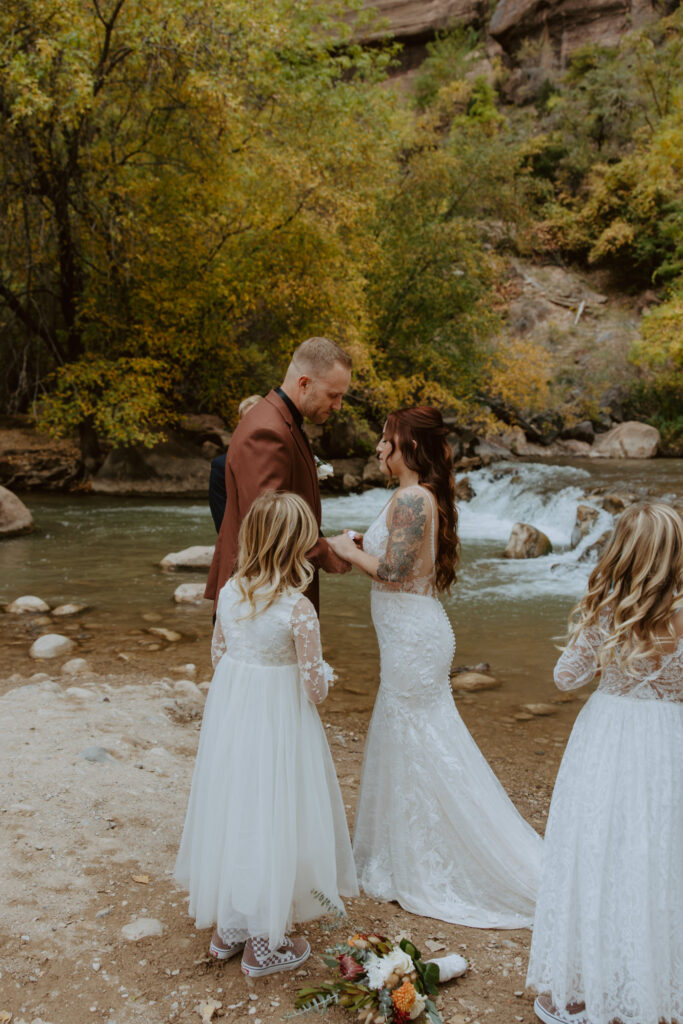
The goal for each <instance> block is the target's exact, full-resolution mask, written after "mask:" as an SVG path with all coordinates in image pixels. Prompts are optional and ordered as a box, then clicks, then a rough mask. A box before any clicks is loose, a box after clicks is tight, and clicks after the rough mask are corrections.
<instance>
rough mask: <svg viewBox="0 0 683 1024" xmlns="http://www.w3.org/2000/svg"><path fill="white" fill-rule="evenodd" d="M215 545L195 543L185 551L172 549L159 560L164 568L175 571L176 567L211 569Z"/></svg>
mask: <svg viewBox="0 0 683 1024" xmlns="http://www.w3.org/2000/svg"><path fill="white" fill-rule="evenodd" d="M213 552H214V547H213V545H209V546H203V545H200V544H195V545H194V546H193V547H190V548H185V549H184V550H183V551H171V553H170V554H168V555H166V557H165V558H162V559H161V561H160V562H159V565H160V566H161V568H162V569H166V570H168V571H169V572H173V571H175V570H176V569H209V568H210V567H211V562H212V561H213Z"/></svg>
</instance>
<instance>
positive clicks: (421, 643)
mask: <svg viewBox="0 0 683 1024" xmlns="http://www.w3.org/2000/svg"><path fill="white" fill-rule="evenodd" d="M399 493H401V494H402V496H403V498H402V500H404V501H405V500H410V495H411V494H412V495H414V496H418V497H422V498H425V497H426V499H427V500H426V501H423V502H422V503H421V511H420V516H421V517H422V516H423V517H424V529H423V533H422V539H421V541H420V548H419V550H418V551H417V552H416V553H415V555H416V557H415V558H414V560H413V561H412V568H411V569H410V571H409V572H408V573H407V574H406V575H405V578H403V579H402V580H401V582H400V583H397V584H384V583H375V582H373V585H372V603H371V608H372V621H373V624H374V626H375V629H376V631H377V638H378V640H379V649H380V661H381V681H380V687H379V692H378V694H377V700H376V702H375V708H374V711H373V715H372V721H371V723H370V730H369V732H368V738H367V742H366V747H365V759H364V763H363V774H362V779H361V788H360V793H359V797H358V808H357V811H356V829H355V835H354V841H353V849H354V854H355V857H356V866H357V868H358V877H359V881H360V884H361V888H362V889H364V890H365V892H367V893H368V894H369V895H371V896H375V897H377V898H379V899H384V900H397V901H398V902H399V903H400V904H401V906H402V907H405V909H406V910H409V911H411V912H412V913H414V914H421V915H423V916H425V917H435V918H439V919H440V920H442V921H452V922H455V923H457V924H464V925H471V926H473V927H477V928H523V927H529V926H530V925H531V922H532V920H533V914H534V901H535V898H536V888H537V885H538V878H539V872H540V862H541V848H542V841H541V839H540V837H539V836H538V835H537V834H536V832H534V830H533V829H532V828H531V826H530V825H529V824H528V823H527V822H526V821H525V820H524V819H523V818H522V817H521V816H520V814H519V813H518V812H517V810H516V808H515V807H514V805H513V804H512V802H511V801H510V799H509V797H508V795H507V793H506V792H505V790H504V789H503V787H502V786H501V784H500V782H499V781H498V779H497V778H496V776H495V775H494V774H493V772H492V771H491V768H490V767H489V765H488V763H487V761H486V759H485V757H484V756H483V754H482V753H481V751H480V750H479V748H478V746H477V745H476V743H475V742H474V740H473V739H472V737H471V736H470V734H469V732H468V730H467V728H466V726H465V724H464V722H463V721H462V719H461V718H460V715H459V714H458V710H457V708H456V706H455V703H454V701H453V695H452V693H451V686H450V669H451V662H452V660H453V652H454V649H455V640H454V637H453V632H452V630H451V626H450V623H449V621H448V617H447V615H446V613H445V611H444V609H443V606H442V605H441V603H440V601H439V600H438V598H437V597H436V590H435V583H434V580H435V553H436V545H435V539H434V538H435V517H436V507H435V503H434V499H433V497H432V495H431V492H429V491H428V490H427V489H426V488H424V487H421V486H419V485H418V486H415V487H411V488H405V489H404V490H403V491H402V492H399ZM393 500H394V501H395V500H396V498H394V499H393ZM389 504H391V502H390V503H389ZM388 512H389V506H387V507H385V509H384V510H383V511H382V512H381V513H380V515H379V516H378V518H377V519H376V520H375V521H374V523H373V524H372V525H371V526H370V528H369V529H368V530H367V531H366V533H365V538H364V540H363V549H364V550H365V551H367V552H368V553H369V554H371V555H375V556H376V557H378V558H380V559H381V558H383V557H384V556H385V555H386V552H387V548H388V545H389V544H391V543H392V540H391V537H390V534H389V527H388V521H387V515H388Z"/></svg>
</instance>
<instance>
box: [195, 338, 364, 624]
mask: <svg viewBox="0 0 683 1024" xmlns="http://www.w3.org/2000/svg"><path fill="white" fill-rule="evenodd" d="M350 381H351V358H350V356H349V355H348V354H347V353H346V352H345V351H344V350H343V349H342V348H340V347H339V345H337V344H336V343H335V342H333V341H330V340H329V339H328V338H309V339H308V340H307V341H304V342H302V344H301V345H299V347H298V348H297V349H296V351H295V352H294V355H293V356H292V361H291V363H290V364H289V367H288V369H287V373H286V375H285V379H284V381H283V382H282V385H281V387H278V388H275V389H274V390H273V391H270V392H269V393H268V394H267V395H266V396H265V398H263V399H261V401H260V402H259V403H258V404H257V405H255V406H254V407H253V408H252V409H250V410H249V411H248V412H247V413H246V415H245V416H244V418H243V419H242V420H240V422H239V423H238V425H237V427H236V429H235V433H234V434H233V436H232V440H231V442H230V447H229V449H228V453H227V456H226V461H225V491H226V497H227V507H228V509H229V513H228V515H226V516H224V517H223V521H222V524H221V528H220V531H219V534H218V541H217V543H216V550H215V552H214V557H213V562H212V564H211V569H210V570H209V578H208V580H207V584H206V590H205V597H207V598H209V599H210V600H213V602H214V608H215V604H216V602H217V601H218V595H219V593H220V591H221V588H222V587H223V585H224V583H225V582H226V580H228V579H229V578H230V576H231V575H232V573H233V570H234V567H235V564H236V561H237V535H238V533H239V528H240V525H241V523H242V520H243V519H244V516H245V515H246V513H247V511H248V510H249V508H250V507H251V503H252V502H253V501H254V499H255V498H257V497H258V496H259V494H262V493H263V491H266V490H269V489H271V488H272V489H273V490H277V491H293V492H294V493H295V494H298V495H300V496H301V497H302V498H303V499H304V500H305V501H306V502H308V504H309V505H310V507H311V509H312V511H313V514H314V516H315V518H316V522H317V523H318V528H320V523H321V503H320V489H319V487H318V474H317V470H316V464H315V458H314V456H313V450H312V448H311V444H310V441H309V440H308V438H307V437H306V434H305V433H304V430H303V421H304V417H305V418H307V419H309V420H310V421H311V422H312V423H324V422H325V420H326V419H327V418H328V416H329V415H330V414H331V413H332V412H334V411H335V410H338V409H340V408H341V403H342V398H343V396H344V394H345V393H346V391H347V390H348V387H349V384H350ZM309 558H310V560H311V562H312V563H313V565H314V566H315V568H316V574H315V577H314V579H313V582H312V583H311V586H310V587H309V588H308V590H307V591H306V595H307V596H308V597H309V598H310V600H311V601H312V602H313V604H314V605H315V607H316V610H318V609H319V590H318V573H317V570H318V569H324V570H325V571H326V572H333V573H342V572H348V571H349V569H350V565H349V563H348V562H346V561H345V560H344V559H342V558H340V557H339V556H338V555H337V554H336V553H335V552H334V551H333V550H332V548H331V547H330V545H329V544H328V543H327V541H326V540H325V538H324V537H323V536H322V534H321V535H320V537H319V538H318V541H317V543H316V544H315V545H314V546H313V548H312V549H311V551H310V552H309Z"/></svg>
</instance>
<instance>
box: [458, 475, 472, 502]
mask: <svg viewBox="0 0 683 1024" xmlns="http://www.w3.org/2000/svg"><path fill="white" fill-rule="evenodd" d="M476 493H477V492H476V491H475V489H474V487H473V486H472V484H471V483H470V478H469V477H468V476H463V477H462V478H461V479H460V480H458V481H456V484H455V500H456V501H471V500H472V498H474V497H476Z"/></svg>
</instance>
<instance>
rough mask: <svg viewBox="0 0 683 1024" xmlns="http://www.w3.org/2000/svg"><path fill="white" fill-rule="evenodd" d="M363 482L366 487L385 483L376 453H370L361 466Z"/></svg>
mask: <svg viewBox="0 0 683 1024" xmlns="http://www.w3.org/2000/svg"><path fill="white" fill-rule="evenodd" d="M363 483H364V484H366V485H367V486H368V487H384V486H386V483H387V478H386V477H385V475H384V473H383V472H382V470H381V469H380V468H379V461H378V459H377V456H376V455H371V456H370V458H369V459H368V461H367V462H366V463H365V466H364V467H363Z"/></svg>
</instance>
